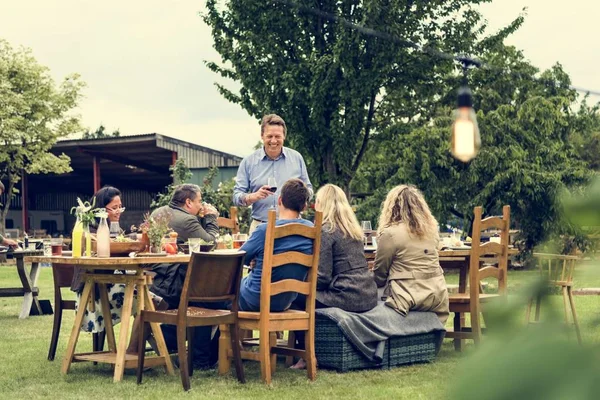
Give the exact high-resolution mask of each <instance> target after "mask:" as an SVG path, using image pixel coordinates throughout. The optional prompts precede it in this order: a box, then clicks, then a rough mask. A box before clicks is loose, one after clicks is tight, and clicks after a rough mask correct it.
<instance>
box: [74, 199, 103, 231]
mask: <svg viewBox="0 0 600 400" xmlns="http://www.w3.org/2000/svg"><path fill="white" fill-rule="evenodd" d="M95 205H96V198H95V197H94V199H93V200H92V203H91V204H90V202H89V201H81V199H80V198H79V197H78V198H77V206H75V207H72V208H71V214H75V216H76V217H77V219H79V221H81V224H82V225H83V227H84V229H87V228H89V227H90V225H96V217H100V214H101V213H104V214H106V211H105V210H104V209H101V208H94V206H95Z"/></svg>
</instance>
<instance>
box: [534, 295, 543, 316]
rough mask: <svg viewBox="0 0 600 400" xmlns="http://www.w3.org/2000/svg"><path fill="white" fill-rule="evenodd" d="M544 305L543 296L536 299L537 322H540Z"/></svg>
mask: <svg viewBox="0 0 600 400" xmlns="http://www.w3.org/2000/svg"><path fill="white" fill-rule="evenodd" d="M541 305H542V296H537V298H536V299H535V322H540V307H541Z"/></svg>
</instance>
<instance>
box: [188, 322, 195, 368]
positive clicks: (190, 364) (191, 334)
mask: <svg viewBox="0 0 600 400" xmlns="http://www.w3.org/2000/svg"><path fill="white" fill-rule="evenodd" d="M187 342H188V349H189V352H188V371H189V376H193V375H194V357H193V354H194V351H193V350H192V349H193V348H194V328H190V327H188V328H187Z"/></svg>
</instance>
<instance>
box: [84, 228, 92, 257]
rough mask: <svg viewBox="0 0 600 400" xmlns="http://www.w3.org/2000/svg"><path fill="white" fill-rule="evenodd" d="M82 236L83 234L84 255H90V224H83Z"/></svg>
mask: <svg viewBox="0 0 600 400" xmlns="http://www.w3.org/2000/svg"><path fill="white" fill-rule="evenodd" d="M83 236H85V256H86V257H91V256H92V234H91V233H90V226H89V225H84V227H83Z"/></svg>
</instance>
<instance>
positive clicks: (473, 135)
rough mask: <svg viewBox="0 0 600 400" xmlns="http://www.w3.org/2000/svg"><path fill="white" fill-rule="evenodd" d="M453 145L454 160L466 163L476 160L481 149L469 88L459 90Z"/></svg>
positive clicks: (453, 129) (453, 125)
mask: <svg viewBox="0 0 600 400" xmlns="http://www.w3.org/2000/svg"><path fill="white" fill-rule="evenodd" d="M451 145H452V147H451V151H452V155H453V156H454V158H456V159H457V160H460V161H462V162H465V163H466V162H469V161H471V160H472V159H473V158H475V156H477V152H478V151H479V148H480V147H481V137H480V136H479V127H478V126H477V117H476V116H475V111H473V98H472V96H471V90H470V89H469V88H468V87H467V86H463V87H461V88H460V89H459V90H458V109H457V110H456V111H455V115H454V123H453V124H452V143H451Z"/></svg>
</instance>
